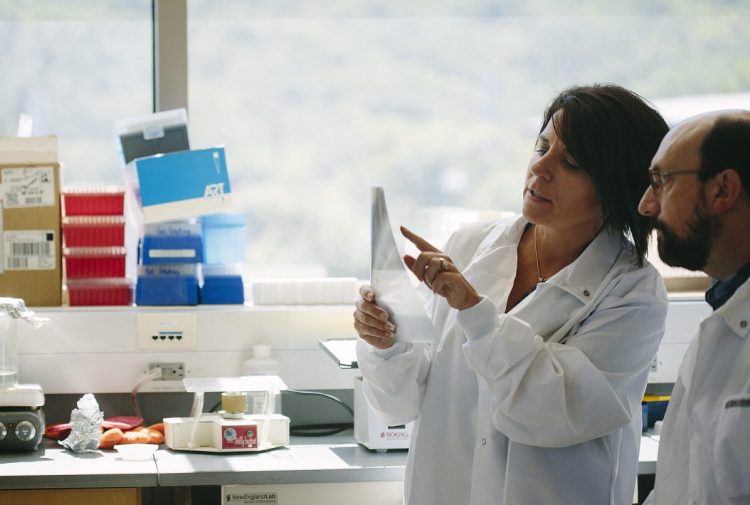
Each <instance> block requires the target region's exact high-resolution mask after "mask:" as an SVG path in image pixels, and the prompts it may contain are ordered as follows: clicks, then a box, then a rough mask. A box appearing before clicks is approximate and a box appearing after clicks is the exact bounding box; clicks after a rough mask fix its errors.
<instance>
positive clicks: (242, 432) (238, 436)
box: [221, 424, 258, 449]
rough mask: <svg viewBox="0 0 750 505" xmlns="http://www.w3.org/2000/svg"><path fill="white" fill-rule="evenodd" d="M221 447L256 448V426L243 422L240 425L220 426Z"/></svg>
mask: <svg viewBox="0 0 750 505" xmlns="http://www.w3.org/2000/svg"><path fill="white" fill-rule="evenodd" d="M221 448H222V449H257V448H258V426H257V425H255V424H245V425H242V426H222V427H221Z"/></svg>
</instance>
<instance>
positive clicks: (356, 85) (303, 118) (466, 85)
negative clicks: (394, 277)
mask: <svg viewBox="0 0 750 505" xmlns="http://www.w3.org/2000/svg"><path fill="white" fill-rule="evenodd" d="M605 3H608V4H610V5H607V6H604V5H603V4H605ZM749 13H750V10H749V9H747V8H743V7H739V6H738V4H737V3H727V2H720V1H699V2H693V1H663V2H600V1H593V0H592V1H588V2H576V3H575V4H573V3H571V2H556V1H553V0H539V1H534V2H493V3H489V2H459V1H451V0H446V1H440V2H417V3H414V2H398V1H391V2H381V1H339V2H323V1H312V2H311V1H302V0H299V1H289V2H274V1H271V0H268V1H255V2H241V1H233V2H232V1H227V2H221V3H220V4H217V2H210V1H206V0H195V1H192V0H191V1H190V2H188V55H189V72H188V73H189V77H188V81H189V118H190V129H191V142H192V145H194V146H201V147H205V146H208V145H213V144H223V145H225V146H226V149H227V159H228V162H229V168H230V176H231V177H232V182H233V189H232V191H233V193H234V195H235V200H234V201H235V206H237V207H238V208H239V209H241V210H242V211H244V212H245V213H246V214H247V217H248V227H249V235H250V236H249V242H248V250H249V253H248V261H249V268H250V269H251V270H252V269H258V270H260V269H261V268H262V267H263V266H275V267H282V268H283V269H285V270H286V272H287V273H289V274H290V275H294V274H295V273H297V274H299V273H300V272H306V271H307V272H310V271H311V272H319V273H323V274H327V275H357V276H358V277H360V278H367V277H368V263H369V187H370V186H373V185H381V186H384V187H385V190H386V197H387V199H388V201H389V208H390V210H391V221H392V222H393V224H394V225H397V224H405V225H407V226H410V227H412V229H414V230H415V231H416V232H418V233H423V234H425V235H426V236H428V237H438V236H440V240H442V239H443V238H444V235H445V231H446V229H445V228H441V223H445V220H443V219H442V218H441V217H442V216H444V215H445V213H444V212H443V210H444V208H445V207H457V208H461V209H473V210H478V211H501V210H511V211H517V210H519V208H520V202H521V189H522V181H523V176H524V171H525V169H526V165H527V160H528V157H529V156H530V153H531V149H532V146H533V141H534V138H535V136H536V133H537V129H538V127H539V124H540V120H541V114H542V111H543V109H544V107H545V106H546V104H547V102H548V101H549V100H550V99H551V98H552V97H553V95H555V94H556V93H557V92H558V91H560V90H561V89H563V88H565V87H567V86H569V85H572V84H575V83H590V82H616V83H618V84H622V85H624V86H626V87H629V88H631V89H633V90H635V91H637V92H638V93H640V94H642V95H644V96H646V97H648V98H649V99H652V100H654V101H655V102H656V103H657V105H658V104H659V102H660V101H661V99H666V98H668V97H681V96H683V95H690V96H691V97H688V98H689V99H688V103H694V100H693V99H692V98H695V99H699V98H700V95H705V94H712V95H717V94H718V95H723V94H727V93H738V92H745V91H747V90H750V72H749V71H748V69H750V57H748V52H747V47H750V31H748V30H747V29H746V27H747V24H748V21H750V19H749V17H750V16H748V14H749ZM692 95H698V96H695V97H693V96H692ZM743 96H744V100H745V104H744V105H745V106H747V100H748V96H747V95H743ZM675 100H676V99H672V100H668V101H664V103H668V104H669V105H670V107H671V106H672V105H675V104H678V105H679V101H675ZM742 105H743V104H741V103H737V104H736V105H735V106H742ZM703 106H704V107H705V108H706V109H711V108H713V107H712V106H711V101H710V100H708V101H706V103H704V104H703ZM685 107H686V105H685V104H682V106H679V107H678V108H677V109H676V110H675V109H674V107H672V108H671V109H670V112H671V113H672V114H679V112H680V111H681V110H683V109H685ZM692 112H693V111H690V113H692ZM454 216H457V217H454V220H453V222H451V223H452V224H451V226H452V225H454V224H456V221H460V220H461V219H463V218H464V217H465V216H466V214H461V213H459V214H455V215H454ZM449 222H450V221H449ZM274 273H276V274H278V273H279V271H278V270H275V271H274Z"/></svg>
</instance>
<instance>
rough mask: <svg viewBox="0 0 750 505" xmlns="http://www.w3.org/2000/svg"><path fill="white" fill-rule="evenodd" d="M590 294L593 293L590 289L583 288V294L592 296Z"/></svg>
mask: <svg viewBox="0 0 750 505" xmlns="http://www.w3.org/2000/svg"><path fill="white" fill-rule="evenodd" d="M590 295H591V293H589V290H588V289H584V290H583V296H590Z"/></svg>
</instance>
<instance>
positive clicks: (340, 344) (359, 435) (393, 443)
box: [318, 338, 414, 452]
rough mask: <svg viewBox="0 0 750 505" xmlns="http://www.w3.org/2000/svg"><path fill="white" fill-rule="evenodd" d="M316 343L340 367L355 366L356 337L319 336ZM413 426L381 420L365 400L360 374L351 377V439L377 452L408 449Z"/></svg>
mask: <svg viewBox="0 0 750 505" xmlns="http://www.w3.org/2000/svg"><path fill="white" fill-rule="evenodd" d="M318 343H319V344H320V347H322V348H323V350H324V351H325V352H326V354H328V356H330V357H331V358H332V359H333V361H335V362H336V364H338V366H339V368H342V369H352V368H358V364H357V352H356V345H357V339H354V338H351V339H350V338H337V339H326V340H319V341H318ZM413 427H414V422H410V423H408V424H401V425H397V426H393V425H388V424H386V423H384V422H383V421H381V420H380V418H379V417H378V415H377V414H376V413H375V411H374V410H373V409H372V407H370V404H369V403H367V398H365V392H364V389H363V382H362V376H357V377H354V439H355V440H356V441H357V443H359V444H360V445H362V446H364V447H366V448H367V449H370V450H373V451H379V452H384V451H387V450H389V449H408V448H409V443H410V442H411V434H412V430H413Z"/></svg>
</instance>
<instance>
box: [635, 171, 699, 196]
mask: <svg viewBox="0 0 750 505" xmlns="http://www.w3.org/2000/svg"><path fill="white" fill-rule="evenodd" d="M700 172H702V170H673V171H671V172H668V171H665V170H654V169H651V170H649V171H648V176H649V178H650V179H651V189H653V190H654V191H658V190H660V189H661V187H662V186H664V185H665V184H666V183H667V181H669V178H670V177H672V176H673V175H686V174H698V173H700Z"/></svg>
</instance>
